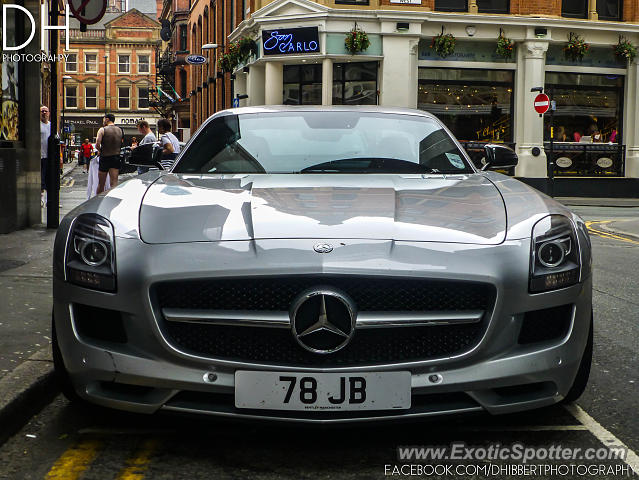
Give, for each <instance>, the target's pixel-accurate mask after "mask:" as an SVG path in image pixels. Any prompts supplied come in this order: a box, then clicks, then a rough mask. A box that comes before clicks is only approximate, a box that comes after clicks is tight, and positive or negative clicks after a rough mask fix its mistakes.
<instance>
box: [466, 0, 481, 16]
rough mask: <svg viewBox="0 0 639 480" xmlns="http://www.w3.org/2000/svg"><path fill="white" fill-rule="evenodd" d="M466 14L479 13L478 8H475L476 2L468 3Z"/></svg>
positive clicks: (473, 0)
mask: <svg viewBox="0 0 639 480" xmlns="http://www.w3.org/2000/svg"><path fill="white" fill-rule="evenodd" d="M468 13H479V7H478V6H477V0H470V1H469V2H468Z"/></svg>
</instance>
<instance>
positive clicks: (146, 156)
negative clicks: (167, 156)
mask: <svg viewBox="0 0 639 480" xmlns="http://www.w3.org/2000/svg"><path fill="white" fill-rule="evenodd" d="M161 157H162V148H161V147H159V146H157V145H155V144H154V143H147V144H146V145H140V146H138V147H136V148H134V149H132V150H131V154H130V156H129V158H128V161H127V163H129V164H130V165H136V166H138V167H157V168H160V169H161V168H162V166H161V165H160V158H161Z"/></svg>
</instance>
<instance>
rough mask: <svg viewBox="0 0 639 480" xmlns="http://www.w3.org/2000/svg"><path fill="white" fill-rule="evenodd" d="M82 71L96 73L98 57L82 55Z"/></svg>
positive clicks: (90, 54)
mask: <svg viewBox="0 0 639 480" xmlns="http://www.w3.org/2000/svg"><path fill="white" fill-rule="evenodd" d="M84 71H85V72H86V73H97V72H98V55H97V53H86V54H85V55H84Z"/></svg>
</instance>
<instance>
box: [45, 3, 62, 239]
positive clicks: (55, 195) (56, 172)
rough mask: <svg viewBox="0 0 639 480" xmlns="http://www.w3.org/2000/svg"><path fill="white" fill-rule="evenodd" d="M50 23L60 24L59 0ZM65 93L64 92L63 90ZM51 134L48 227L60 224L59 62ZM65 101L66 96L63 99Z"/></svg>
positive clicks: (54, 44) (54, 34)
mask: <svg viewBox="0 0 639 480" xmlns="http://www.w3.org/2000/svg"><path fill="white" fill-rule="evenodd" d="M50 5H51V12H50V20H51V21H50V25H53V26H56V27H57V26H58V2H50ZM50 35H51V36H50V37H49V39H50V42H49V45H51V49H52V50H53V51H52V52H51V54H52V55H55V56H56V57H57V54H58V30H57V29H53V30H50ZM63 93H64V92H63ZM50 98H51V102H50V103H51V106H50V107H49V111H50V112H51V115H50V119H49V122H50V125H51V134H50V135H49V142H48V145H47V147H48V148H47V228H58V226H59V225H60V137H59V136H58V64H57V63H55V62H54V63H53V68H52V69H51V97H50ZM62 101H63V102H64V98H63V99H62Z"/></svg>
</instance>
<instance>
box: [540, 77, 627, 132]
mask: <svg viewBox="0 0 639 480" xmlns="http://www.w3.org/2000/svg"><path fill="white" fill-rule="evenodd" d="M623 86H624V81H623V77H622V76H619V75H593V74H574V73H556V72H547V73H546V92H547V93H548V94H549V95H552V98H553V100H555V101H556V102H557V110H556V111H555V115H554V125H555V129H554V131H555V140H557V141H566V142H579V141H581V142H584V143H591V142H593V143H597V142H598V143H606V142H612V143H618V142H619V141H620V138H621V125H622V121H621V119H622V115H621V106H622V100H623V88H624V87H623ZM545 122H546V128H545V129H544V132H545V133H544V136H545V139H546V140H550V124H549V122H550V120H549V119H548V118H546V119H545ZM582 137H587V138H586V139H585V140H582ZM588 137H590V138H588Z"/></svg>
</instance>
